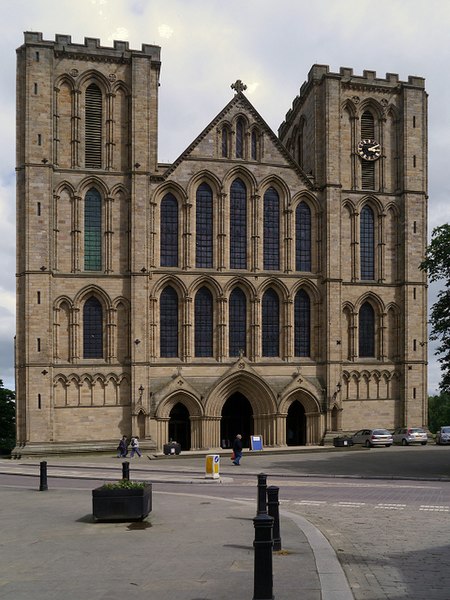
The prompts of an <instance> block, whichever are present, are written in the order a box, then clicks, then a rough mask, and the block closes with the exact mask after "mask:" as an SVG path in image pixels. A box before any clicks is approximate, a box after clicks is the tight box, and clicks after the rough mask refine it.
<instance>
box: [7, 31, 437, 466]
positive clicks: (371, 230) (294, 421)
mask: <svg viewBox="0 0 450 600" xmlns="http://www.w3.org/2000/svg"><path fill="white" fill-rule="evenodd" d="M160 69H161V61H160V48H159V47H158V46H153V45H147V44H143V45H142V49H141V50H133V49H130V47H129V44H128V42H124V41H114V43H113V46H112V47H104V46H102V45H101V44H100V41H99V40H98V39H95V38H85V40H84V43H83V44H76V43H73V42H72V40H71V37H70V36H68V35H56V37H55V40H54V41H49V40H44V39H43V37H42V34H41V33H37V32H26V33H25V34H24V43H23V45H22V46H21V47H20V48H18V50H17V150H16V163H17V169H16V171H17V328H16V345H15V368H16V402H17V445H16V448H15V449H14V451H13V456H16V457H19V456H27V455H39V454H41V455H42V454H49V453H64V452H91V451H95V450H99V451H112V450H115V448H116V446H117V443H118V440H119V439H120V438H121V437H122V436H123V435H126V436H127V437H130V436H131V435H137V436H139V438H140V442H141V444H140V445H141V448H142V449H143V450H144V451H150V452H151V451H154V452H159V451H161V450H162V449H163V446H164V445H165V444H167V443H168V442H170V441H176V442H178V443H179V444H180V445H181V449H182V450H216V451H217V450H218V449H219V448H228V447H230V444H231V443H232V440H233V439H234V437H235V436H236V434H237V433H240V434H242V436H243V442H244V446H247V447H248V446H249V445H250V443H251V440H252V436H261V440H262V443H263V445H264V447H285V446H301V445H320V444H327V443H330V441H331V440H332V439H333V438H334V437H335V436H338V435H342V434H343V433H351V432H354V431H356V430H357V429H360V428H364V427H385V428H389V429H392V428H394V427H397V426H402V425H409V426H425V427H426V426H427V285H426V275H425V274H424V273H423V272H422V271H420V270H419V265H420V263H421V261H422V260H423V258H424V251H425V247H426V243H427V94H426V92H425V82H424V79H423V78H421V77H416V76H409V77H408V78H407V81H403V80H401V79H400V78H399V76H398V75H396V74H394V73H387V74H386V76H385V77H379V76H377V74H376V73H375V72H374V71H368V70H367V71H363V73H362V75H356V74H354V73H353V70H352V69H351V68H347V67H345V68H341V69H340V70H339V72H331V71H330V69H329V67H328V66H326V65H317V64H316V65H313V66H312V68H311V70H310V71H309V73H308V76H307V79H306V81H305V82H304V83H303V84H302V86H301V88H300V90H299V94H298V96H297V97H296V98H295V99H294V100H293V102H292V106H291V107H290V108H289V107H280V112H281V111H282V110H283V113H284V111H285V110H286V109H287V108H289V110H288V112H287V114H286V116H285V117H284V121H283V122H282V123H281V125H280V127H279V129H278V132H277V133H275V132H273V131H272V130H271V129H270V127H269V126H268V125H267V123H266V122H265V121H264V118H263V116H261V115H260V114H259V112H258V111H257V109H256V108H255V107H254V106H253V105H252V103H251V102H250V101H249V99H248V98H247V96H246V93H245V92H246V86H245V83H243V82H242V81H240V80H237V81H236V82H235V83H233V84H232V85H231V89H230V101H229V102H228V104H227V105H226V106H224V108H223V109H222V110H221V111H220V112H219V114H217V115H215V116H212V119H211V120H210V122H209V124H208V125H207V126H206V127H205V129H204V130H203V131H201V132H199V134H198V136H197V137H196V138H195V139H194V140H192V142H191V143H190V145H189V146H188V147H187V148H186V149H184V150H183V151H182V149H180V152H181V154H180V155H179V157H178V158H177V159H176V160H175V162H173V163H171V164H161V163H160V162H158V86H159V75H160ZM229 84H230V82H224V85H227V86H228V85H229ZM181 101H182V100H181ZM283 113H282V114H283Z"/></svg>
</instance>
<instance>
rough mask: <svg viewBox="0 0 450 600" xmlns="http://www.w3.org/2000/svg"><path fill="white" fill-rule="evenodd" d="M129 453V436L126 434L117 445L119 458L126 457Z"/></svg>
mask: <svg viewBox="0 0 450 600" xmlns="http://www.w3.org/2000/svg"><path fill="white" fill-rule="evenodd" d="M127 454H128V444H127V436H126V435H124V436H123V437H122V439H121V440H120V442H119V445H118V446H117V458H125V457H126V455H127Z"/></svg>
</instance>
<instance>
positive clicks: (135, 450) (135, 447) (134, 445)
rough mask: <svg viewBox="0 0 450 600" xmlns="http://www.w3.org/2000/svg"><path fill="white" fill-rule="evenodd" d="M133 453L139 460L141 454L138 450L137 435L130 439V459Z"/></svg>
mask: <svg viewBox="0 0 450 600" xmlns="http://www.w3.org/2000/svg"><path fill="white" fill-rule="evenodd" d="M134 453H136V454H137V455H138V456H139V458H141V456H142V454H141V451H140V450H139V438H138V436H137V435H136V436H135V437H132V438H131V453H130V458H133V456H134Z"/></svg>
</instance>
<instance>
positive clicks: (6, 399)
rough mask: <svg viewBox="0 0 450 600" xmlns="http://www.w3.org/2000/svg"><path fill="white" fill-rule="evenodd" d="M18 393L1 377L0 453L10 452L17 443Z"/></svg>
mask: <svg viewBox="0 0 450 600" xmlns="http://www.w3.org/2000/svg"><path fill="white" fill-rule="evenodd" d="M15 398H16V395H15V393H14V392H12V391H11V390H7V389H6V388H4V387H3V381H2V380H1V379H0V453H9V452H10V451H11V450H12V449H13V448H14V446H15V444H16V403H15Z"/></svg>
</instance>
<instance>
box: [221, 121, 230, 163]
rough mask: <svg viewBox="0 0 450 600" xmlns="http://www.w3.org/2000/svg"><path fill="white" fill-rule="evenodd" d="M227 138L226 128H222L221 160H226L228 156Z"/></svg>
mask: <svg viewBox="0 0 450 600" xmlns="http://www.w3.org/2000/svg"><path fill="white" fill-rule="evenodd" d="M228 138H229V131H228V127H223V128H222V158H228V154H229V150H228Z"/></svg>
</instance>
